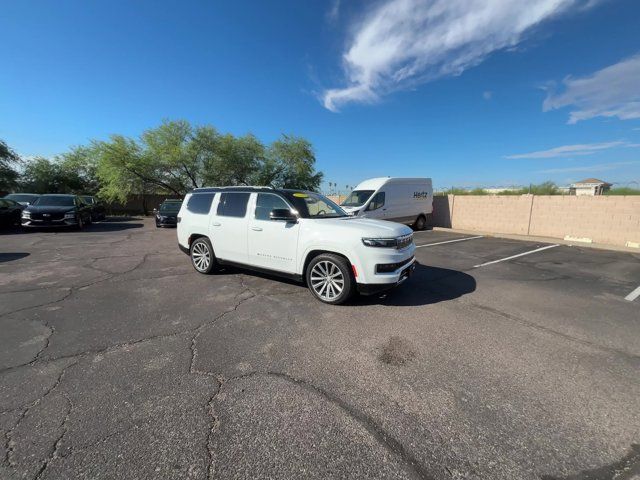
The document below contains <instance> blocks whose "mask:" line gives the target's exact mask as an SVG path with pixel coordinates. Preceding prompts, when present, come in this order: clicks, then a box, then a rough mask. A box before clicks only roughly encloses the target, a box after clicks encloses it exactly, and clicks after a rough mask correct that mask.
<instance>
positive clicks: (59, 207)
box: [24, 205, 75, 213]
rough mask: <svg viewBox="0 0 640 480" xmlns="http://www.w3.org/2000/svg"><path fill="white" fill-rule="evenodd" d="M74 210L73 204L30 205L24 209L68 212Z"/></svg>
mask: <svg viewBox="0 0 640 480" xmlns="http://www.w3.org/2000/svg"><path fill="white" fill-rule="evenodd" d="M74 210H75V207H74V206H73V205H71V206H69V205H29V206H28V207H27V208H25V209H24V211H25V212H33V213H66V212H72V211H74Z"/></svg>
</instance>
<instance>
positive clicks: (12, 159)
mask: <svg viewBox="0 0 640 480" xmlns="http://www.w3.org/2000/svg"><path fill="white" fill-rule="evenodd" d="M19 163H20V157H18V155H17V154H16V153H15V152H14V151H13V150H12V149H11V148H9V146H8V145H7V144H6V143H5V142H4V141H3V140H0V190H3V191H8V190H12V189H13V188H14V187H16V185H17V184H18V177H19V173H18V171H17V167H18V165H19Z"/></svg>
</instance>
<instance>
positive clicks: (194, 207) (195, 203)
mask: <svg viewBox="0 0 640 480" xmlns="http://www.w3.org/2000/svg"><path fill="white" fill-rule="evenodd" d="M214 195H215V193H195V194H193V195H191V198H189V202H188V203H187V210H189V211H190V212H192V213H209V210H211V202H212V201H213V196H214ZM176 203H177V202H176ZM178 210H180V205H179V204H178Z"/></svg>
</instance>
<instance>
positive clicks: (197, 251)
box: [189, 237, 218, 275]
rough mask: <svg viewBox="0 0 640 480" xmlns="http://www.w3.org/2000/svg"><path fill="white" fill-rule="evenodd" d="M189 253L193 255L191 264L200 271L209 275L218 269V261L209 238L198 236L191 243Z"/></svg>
mask: <svg viewBox="0 0 640 480" xmlns="http://www.w3.org/2000/svg"><path fill="white" fill-rule="evenodd" d="M189 254H190V256H191V265H193V268H195V269H196V271H197V272H198V273H203V274H205V275H209V274H211V273H214V272H215V271H217V270H218V262H217V261H216V257H215V255H214V253H213V247H212V246H211V242H210V241H209V239H208V238H206V237H200V238H196V239H195V240H194V241H193V243H192V244H191V248H190V249H189Z"/></svg>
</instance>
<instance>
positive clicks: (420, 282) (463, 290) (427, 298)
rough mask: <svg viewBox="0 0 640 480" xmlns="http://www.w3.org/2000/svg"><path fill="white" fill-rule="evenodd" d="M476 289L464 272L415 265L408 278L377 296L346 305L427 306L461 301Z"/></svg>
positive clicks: (473, 282)
mask: <svg viewBox="0 0 640 480" xmlns="http://www.w3.org/2000/svg"><path fill="white" fill-rule="evenodd" d="M475 289H476V280H475V279H474V278H473V277H472V276H471V275H468V274H466V273H464V272H460V271H458V270H450V269H448V268H439V267H429V266H427V265H419V264H418V265H416V269H415V270H414V272H413V275H412V276H411V278H409V279H408V280H407V281H406V282H405V283H403V284H402V285H399V286H398V287H397V288H394V289H392V290H388V291H387V292H385V293H383V294H381V295H371V296H368V297H365V296H360V297H355V298H354V299H353V300H352V301H351V302H349V303H348V305H353V306H359V305H375V304H380V305H393V306H398V307H410V306H418V305H430V304H432V303H439V302H445V301H448V300H453V299H455V298H459V297H462V296H463V295H466V294H468V293H471V292H474V291H475Z"/></svg>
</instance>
